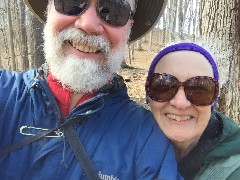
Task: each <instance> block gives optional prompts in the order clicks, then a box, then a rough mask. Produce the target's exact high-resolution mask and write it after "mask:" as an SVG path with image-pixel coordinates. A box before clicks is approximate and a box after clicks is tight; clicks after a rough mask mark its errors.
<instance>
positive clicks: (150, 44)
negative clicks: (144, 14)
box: [148, 30, 153, 49]
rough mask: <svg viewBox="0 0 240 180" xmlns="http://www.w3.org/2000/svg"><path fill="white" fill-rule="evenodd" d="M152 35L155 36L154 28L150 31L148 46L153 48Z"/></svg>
mask: <svg viewBox="0 0 240 180" xmlns="http://www.w3.org/2000/svg"><path fill="white" fill-rule="evenodd" d="M152 36H153V30H151V31H150V33H149V41H148V48H149V49H151V47H152Z"/></svg>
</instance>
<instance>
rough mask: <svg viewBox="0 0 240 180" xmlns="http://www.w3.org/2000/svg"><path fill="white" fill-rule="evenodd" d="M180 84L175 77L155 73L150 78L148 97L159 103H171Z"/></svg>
mask: <svg viewBox="0 0 240 180" xmlns="http://www.w3.org/2000/svg"><path fill="white" fill-rule="evenodd" d="M178 84H179V83H178V80H177V79H176V78H175V77H174V76H171V75H167V74H157V73H154V74H153V75H152V76H151V77H150V78H149V85H148V95H149V97H150V98H151V99H153V100H155V101H158V102H164V101H169V100H171V99H172V98H173V97H174V96H175V94H176V92H177V90H178Z"/></svg>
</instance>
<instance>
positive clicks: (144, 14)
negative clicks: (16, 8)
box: [24, 0, 167, 42]
mask: <svg viewBox="0 0 240 180" xmlns="http://www.w3.org/2000/svg"><path fill="white" fill-rule="evenodd" d="M24 3H25V4H26V5H27V6H28V8H29V10H30V11H31V12H32V13H33V14H34V16H35V17H36V18H37V19H38V20H39V21H41V22H45V21H46V16H45V11H46V8H47V4H48V0H24ZM166 4H167V0H138V1H137V11H136V13H135V15H134V17H133V20H134V24H133V27H132V31H131V34H130V42H133V41H136V40H137V39H140V38H141V37H142V36H144V35H145V34H147V33H148V32H149V31H150V30H151V29H152V28H153V27H154V26H155V24H156V23H157V22H158V20H159V18H160V17H161V15H162V14H163V11H164V9H165V7H166Z"/></svg>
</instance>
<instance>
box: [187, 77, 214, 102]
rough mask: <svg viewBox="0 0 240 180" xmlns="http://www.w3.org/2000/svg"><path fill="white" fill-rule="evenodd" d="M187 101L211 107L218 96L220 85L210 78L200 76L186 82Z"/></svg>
mask: <svg viewBox="0 0 240 180" xmlns="http://www.w3.org/2000/svg"><path fill="white" fill-rule="evenodd" d="M184 91H185V94H186V96H187V99H188V100H189V101H190V102H191V103H192V104H195V105H200V106H204V105H211V104H212V103H213V101H214V100H215V98H216V96H217V94H218V85H216V81H214V80H213V79H212V78H210V77H206V76H198V77H194V78H191V79H189V80H187V81H186V82H185V85H184Z"/></svg>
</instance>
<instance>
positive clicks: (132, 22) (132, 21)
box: [130, 19, 134, 28]
mask: <svg viewBox="0 0 240 180" xmlns="http://www.w3.org/2000/svg"><path fill="white" fill-rule="evenodd" d="M130 21H131V22H130V23H131V28H132V27H133V24H134V20H133V19H130Z"/></svg>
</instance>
